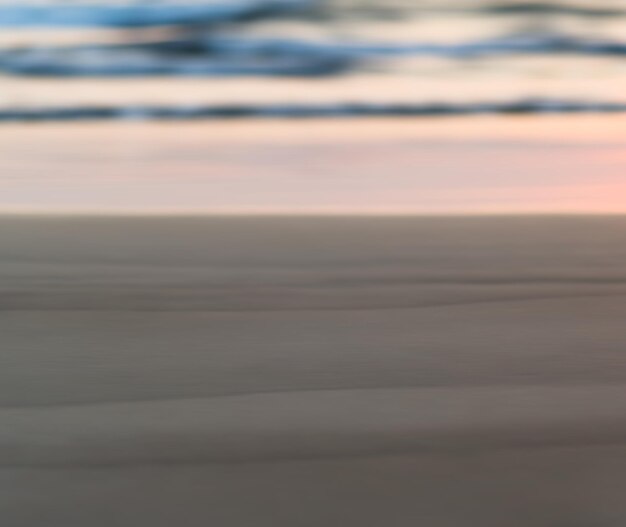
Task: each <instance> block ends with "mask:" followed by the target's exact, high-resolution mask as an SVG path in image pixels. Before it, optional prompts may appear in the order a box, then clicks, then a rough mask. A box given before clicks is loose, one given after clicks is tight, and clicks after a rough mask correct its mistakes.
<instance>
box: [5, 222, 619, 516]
mask: <svg viewBox="0 0 626 527" xmlns="http://www.w3.org/2000/svg"><path fill="white" fill-rule="evenodd" d="M0 253H1V260H0V277H1V280H0V288H1V295H0V310H1V312H0V335H1V337H0V338H1V339H2V352H1V354H0V358H1V365H0V366H1V367H0V386H2V389H1V390H0V405H1V408H0V482H1V483H0V523H2V525H3V526H8V527H17V526H20V527H22V526H26V527H33V526H39V525H63V526H69V527H74V526H75V527H79V526H80V527H82V526H85V525H89V526H94V527H99V526H103V527H104V526H109V525H119V526H123V527H126V526H129V527H130V526H133V527H137V526H150V527H161V526H163V527H165V526H170V525H172V524H174V523H178V524H182V525H185V526H192V527H195V526H204V525H220V526H226V527H229V526H233V527H239V526H246V525H255V526H268V527H269V526H276V525H284V526H294V525H295V526H317V525H345V526H352V525H354V526H357V525H358V526H372V527H373V526H379V525H393V526H407V527H408V526H413V525H429V526H458V525H481V526H488V527H489V526H493V527H496V526H497V527H500V526H502V525H508V526H512V527H516V526H519V527H522V526H524V527H527V526H541V527H544V526H545V527H553V526H559V527H560V526H563V527H565V526H595V525H598V526H612V525H615V526H618V525H622V524H623V523H624V522H625V521H626V505H625V504H624V500H623V496H624V495H626V420H625V418H624V415H626V360H625V359H626V357H625V351H624V350H625V349H626V331H625V330H624V324H623V315H624V312H625V308H626V271H625V269H626V266H625V265H624V264H625V263H626V218H624V217H617V216H613V217H611V216H597V217H574V216H563V217H556V216H555V217H539V216H526V217H512V216H511V217H491V218H489V217H430V218H427V217H421V218H420V217H413V218H402V217H396V218H384V217H378V218H375V217H370V218H367V217H360V218H359V217H343V218H338V217H335V218H331V217H326V218H320V217H318V218H313V217H309V218H307V217H299V218H294V217H282V218H281V217H217V216H214V217H187V218H185V217H179V218H172V217H170V218H164V217H134V218H124V217H107V218H96V217H77V216H75V217H61V216H55V217H46V216H6V215H5V216H3V217H2V218H0Z"/></svg>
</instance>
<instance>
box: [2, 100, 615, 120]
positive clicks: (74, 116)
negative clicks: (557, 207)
mask: <svg viewBox="0 0 626 527" xmlns="http://www.w3.org/2000/svg"><path fill="white" fill-rule="evenodd" d="M621 112H626V102H602V101H596V102H594V101H569V100H557V99H526V100H517V101H510V102H484V103H465V104H463V103H458V104H457V103H415V104H409V103H403V104H400V103H389V104H375V103H334V104H249V105H246V104H231V105H228V104H222V105H196V106H190V105H187V106H140V105H133V106H74V107H45V108H19V109H18V108H13V109H3V110H0V122H15V121H18V122H19V121H92V120H193V119H220V120H222V119H251V118H256V119H270V118H298V119H303V118H322V117H326V118H341V117H444V116H455V115H456V116H463V115H481V114H550V113H621Z"/></svg>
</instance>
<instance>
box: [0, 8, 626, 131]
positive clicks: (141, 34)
mask: <svg viewBox="0 0 626 527" xmlns="http://www.w3.org/2000/svg"><path fill="white" fill-rule="evenodd" d="M0 26H2V27H1V31H0V35H1V37H0V45H1V46H2V48H1V52H0V72H1V74H2V79H1V85H0V86H1V89H0V118H2V119H5V120H20V119H36V118H41V119H78V118H142V117H157V118H180V117H182V118H190V117H267V116H276V115H278V116H280V115H287V116H310V115H360V114H375V115H378V114H384V115H407V114H409V115H410V114H418V115H419V114H426V115H433V114H434V115H438V114H447V113H476V112H498V111H504V112H516V113H519V112H522V113H523V112H546V111H549V112H554V111H565V112H569V111H617V110H621V109H622V104H621V103H622V100H623V98H622V96H621V94H622V93H623V92H624V87H625V85H624V84H625V83H624V79H625V77H626V66H625V63H624V60H623V58H624V56H625V55H626V39H625V38H624V35H626V3H625V2H622V1H619V0H614V1H610V0H601V1H598V0H588V1H584V0H578V1H574V0H561V1H555V2H550V1H548V2H540V1H526V2H519V1H513V0H509V1H496V0H493V1H484V0H386V1H380V0H178V1H175V0H141V1H138V0H126V1H115V0H110V1H105V0H99V1H92V2H86V1H78V0H75V1H71V0H56V1H54V0H50V1H45V2H44V1H40V2H32V1H20V2H15V1H6V0H4V1H3V2H2V4H1V5H0Z"/></svg>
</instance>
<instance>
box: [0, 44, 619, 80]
mask: <svg viewBox="0 0 626 527" xmlns="http://www.w3.org/2000/svg"><path fill="white" fill-rule="evenodd" d="M524 54H526V55H549V54H574V55H602V56H616V57H618V56H626V42H617V41H610V40H597V39H596V40H593V39H585V38H581V37H576V36H569V35H560V34H556V33H545V34H516V35H507V36H503V37H497V38H491V39H483V40H477V41H471V42H463V43H457V44H429V43H417V44H394V43H369V42H325V41H317V42H315V41H305V40H296V39H279V38H276V39H259V38H256V39H255V38H247V37H241V38H239V37H219V36H212V35H210V34H201V35H191V34H190V35H188V36H183V37H177V38H174V39H171V40H163V41H157V42H143V43H130V44H115V45H82V46H65V47H54V46H48V47H41V46H39V47H25V48H14V49H5V50H3V51H0V71H4V72H6V73H10V74H13V75H32V76H77V77H80V76H87V77H88V76H92V77H93V76H118V77H119V76H155V75H158V76H163V75H169V76H246V75H258V76H263V75H266V76H318V75H335V74H340V73H344V72H347V71H350V70H352V69H355V68H357V67H359V65H362V64H365V63H367V62H368V61H376V60H377V61H381V60H383V61H384V60H385V59H386V58H390V57H399V56H406V57H410V56H437V57H443V58H449V59H453V60H463V59H476V58H489V57H494V56H502V55H524Z"/></svg>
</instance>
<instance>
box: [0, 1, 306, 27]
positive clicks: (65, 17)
mask: <svg viewBox="0 0 626 527" xmlns="http://www.w3.org/2000/svg"><path fill="white" fill-rule="evenodd" d="M308 5H309V1H308V0H238V1H235V2H233V1H230V2H228V1H222V2H220V3H215V2H211V3H206V2H188V3H177V4H173V3H152V4H149V3H124V4H107V3H102V4H70V3H66V4H59V3H43V4H41V3H40V4H19V5H11V4H9V5H0V26H3V27H49V26H52V27H54V26H57V27H85V26H96V27H127V28H138V27H151V26H170V25H192V26H195V25H199V24H211V23H224V22H240V21H251V20H256V19H259V18H268V17H272V18H274V17H278V16H282V15H286V14H289V13H293V12H296V11H298V10H300V9H303V8H305V7H307V6H308Z"/></svg>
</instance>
